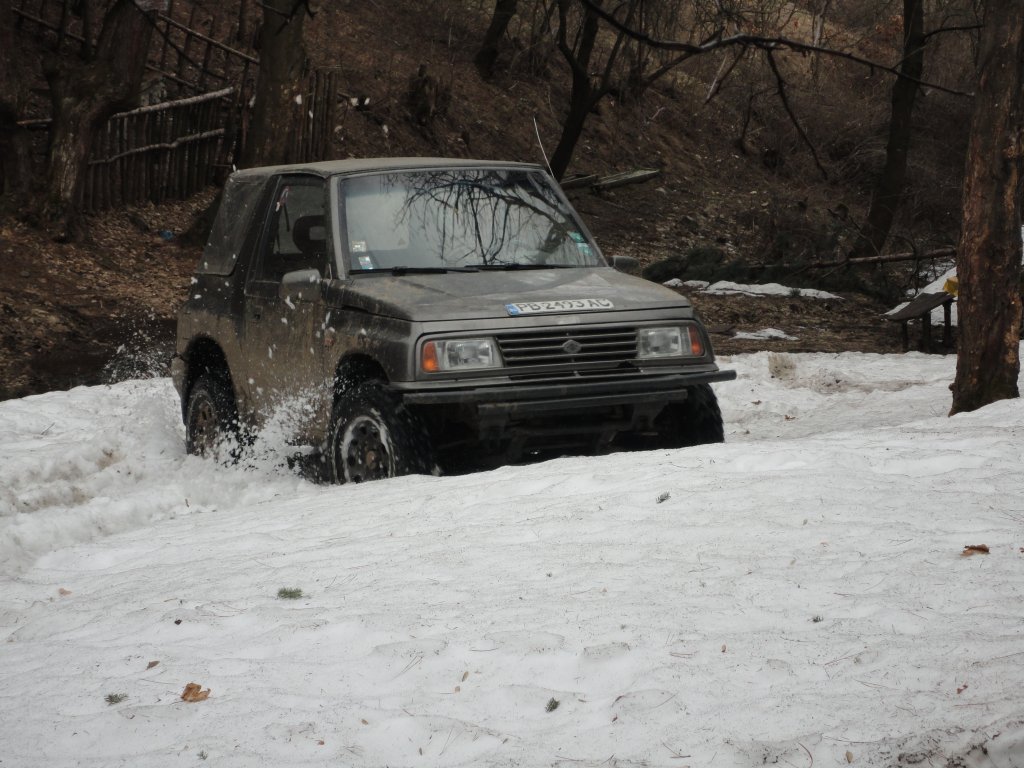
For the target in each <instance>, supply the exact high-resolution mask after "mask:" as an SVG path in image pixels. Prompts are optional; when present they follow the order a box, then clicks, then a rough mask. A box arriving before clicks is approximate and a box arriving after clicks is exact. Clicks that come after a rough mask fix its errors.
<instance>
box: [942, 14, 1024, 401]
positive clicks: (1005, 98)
mask: <svg viewBox="0 0 1024 768" xmlns="http://www.w3.org/2000/svg"><path fill="white" fill-rule="evenodd" d="M977 70H978V92H977V96H976V97H975V102H974V115H973V117H972V119H971V136H970V143H969V146H968V150H967V167H966V171H965V178H964V191H963V223H962V227H961V231H960V247H959V251H958V254H957V275H958V277H959V280H960V298H959V328H960V338H959V344H958V348H957V366H956V380H955V381H954V382H953V385H952V387H951V389H952V390H953V408H952V410H951V412H950V413H951V414H953V413H960V412H961V411H973V410H975V409H977V408H980V407H982V406H984V405H988V404H989V403H992V402H995V401H996V400H1003V399H1006V398H1013V397H1018V396H1019V394H1020V393H1019V392H1018V389H1017V377H1018V375H1019V374H1020V358H1019V349H1020V330H1021V297H1020V277H1021V229H1020V227H1021V212H1020V207H1021V195H1022V192H1024V189H1022V178H1024V177H1022V171H1024V95H1022V94H1024V3H1021V2H1020V0H987V3H986V6H985V24H984V27H983V29H982V33H981V41H980V45H979V51H978V63H977Z"/></svg>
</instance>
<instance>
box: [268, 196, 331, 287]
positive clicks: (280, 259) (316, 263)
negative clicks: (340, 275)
mask: <svg viewBox="0 0 1024 768" xmlns="http://www.w3.org/2000/svg"><path fill="white" fill-rule="evenodd" d="M269 215H270V222H269V228H268V231H267V238H266V241H265V243H264V246H263V258H262V259H260V269H259V273H258V274H257V275H256V279H258V280H270V281H272V282H280V280H281V278H282V277H283V276H284V274H285V273H286V272H294V271H295V270H297V269H319V270H320V273H321V274H323V273H324V268H325V267H326V265H327V224H326V220H325V217H324V188H323V184H322V183H320V182H319V181H311V180H308V179H285V180H284V181H283V183H281V184H280V185H279V186H278V188H277V198H276V200H275V201H274V202H273V203H272V204H271V207H270V212H269Z"/></svg>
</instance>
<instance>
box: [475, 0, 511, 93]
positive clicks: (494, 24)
mask: <svg viewBox="0 0 1024 768" xmlns="http://www.w3.org/2000/svg"><path fill="white" fill-rule="evenodd" d="M517 3H518V0H495V3H494V14H493V15H492V16H491V23H490V24H489V25H488V26H487V31H486V32H485V33H484V39H483V42H482V43H481V44H480V50H479V51H477V52H476V56H474V57H473V63H474V64H476V68H477V69H478V70H479V71H480V75H481V77H483V78H484V79H489V78H490V77H491V76H492V75H493V74H494V67H495V64H496V63H497V61H498V46H499V44H500V43H501V38H503V37H504V36H505V32H506V31H507V30H508V25H509V22H511V21H512V17H513V16H515V15H516V5H517Z"/></svg>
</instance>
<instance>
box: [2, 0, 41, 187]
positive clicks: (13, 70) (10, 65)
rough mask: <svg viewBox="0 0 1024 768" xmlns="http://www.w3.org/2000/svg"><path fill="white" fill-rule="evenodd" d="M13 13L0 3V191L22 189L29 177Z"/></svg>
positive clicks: (25, 98) (24, 91)
mask: <svg viewBox="0 0 1024 768" xmlns="http://www.w3.org/2000/svg"><path fill="white" fill-rule="evenodd" d="M13 15H14V14H13V12H12V11H11V5H10V3H0V194H3V193H7V192H13V193H18V192H24V191H25V190H27V189H28V187H29V185H30V182H31V179H32V177H33V174H32V167H31V166H32V158H31V145H30V142H29V135H28V131H27V130H26V129H25V128H23V127H21V126H20V125H19V121H20V120H21V119H22V118H23V117H24V111H25V105H26V103H27V102H28V83H27V81H26V73H25V68H24V66H23V64H22V60H21V57H20V56H19V55H18V51H17V48H16V47H15V44H14V19H13V18H12V17H13Z"/></svg>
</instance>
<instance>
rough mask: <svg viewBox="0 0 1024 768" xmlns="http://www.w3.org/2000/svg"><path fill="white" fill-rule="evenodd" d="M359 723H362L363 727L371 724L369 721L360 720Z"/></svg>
mask: <svg viewBox="0 0 1024 768" xmlns="http://www.w3.org/2000/svg"><path fill="white" fill-rule="evenodd" d="M359 722H360V723H362V724H363V725H369V724H370V723H369V721H368V720H360V721H359Z"/></svg>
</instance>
